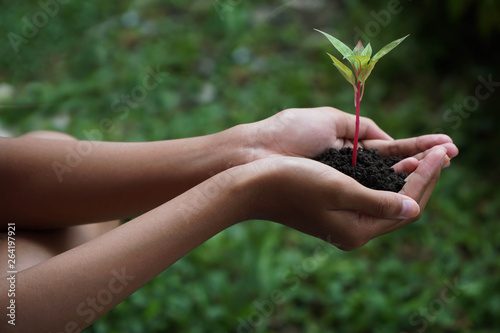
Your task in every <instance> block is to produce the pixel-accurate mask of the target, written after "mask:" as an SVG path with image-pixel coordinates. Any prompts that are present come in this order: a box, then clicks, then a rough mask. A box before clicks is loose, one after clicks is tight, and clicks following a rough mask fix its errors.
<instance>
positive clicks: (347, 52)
mask: <svg viewBox="0 0 500 333" xmlns="http://www.w3.org/2000/svg"><path fill="white" fill-rule="evenodd" d="M314 30H316V31H317V32H321V33H322V34H323V35H325V37H326V38H328V40H329V41H330V43H332V45H333V46H335V48H336V49H337V50H338V51H339V52H340V53H341V54H342V56H343V57H344V58H347V57H348V56H351V55H353V53H352V51H351V49H350V48H348V47H347V45H345V44H344V43H342V42H341V41H340V40H338V39H337V38H335V37H333V36H331V35H329V34H327V33H326V32H323V31H321V30H318V29H314Z"/></svg>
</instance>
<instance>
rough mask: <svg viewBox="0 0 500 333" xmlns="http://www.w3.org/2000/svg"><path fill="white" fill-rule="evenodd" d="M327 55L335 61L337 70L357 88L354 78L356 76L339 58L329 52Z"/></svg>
mask: <svg viewBox="0 0 500 333" xmlns="http://www.w3.org/2000/svg"><path fill="white" fill-rule="evenodd" d="M327 54H328V55H329V56H330V58H331V59H332V60H333V64H334V65H335V67H337V69H338V70H339V72H340V74H342V76H343V77H344V78H345V79H346V80H347V82H349V83H350V84H352V85H353V86H354V87H356V78H355V77H354V74H353V73H352V71H351V70H350V69H349V68H348V67H347V66H346V65H344V64H343V63H342V62H340V61H339V60H338V59H337V58H335V57H334V56H332V55H331V54H330V53H328V52H327Z"/></svg>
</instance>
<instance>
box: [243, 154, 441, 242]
mask: <svg viewBox="0 0 500 333" xmlns="http://www.w3.org/2000/svg"><path fill="white" fill-rule="evenodd" d="M446 161H447V159H446V150H445V148H443V147H434V148H432V149H431V150H429V151H428V152H427V153H426V154H425V156H423V157H422V158H421V160H420V161H419V165H418V167H417V168H416V170H415V171H414V172H413V173H412V174H411V175H410V176H409V177H408V179H407V183H406V185H405V186H404V188H403V189H402V190H401V191H400V193H393V192H387V191H375V190H371V189H369V188H366V187H364V186H362V185H361V184H359V183H358V182H356V181H355V180H354V179H352V178H350V177H348V176H345V175H344V174H342V173H340V172H338V171H337V170H335V169H333V168H331V167H329V166H326V165H323V164H321V163H319V162H316V161H314V160H310V159H305V158H296V157H283V156H281V157H279V156H278V157H270V158H264V159H261V160H258V161H255V162H252V163H249V164H247V165H245V166H243V167H244V168H246V170H245V172H244V174H245V175H247V176H248V177H251V178H253V179H254V180H255V181H252V182H251V183H250V184H251V185H250V186H249V187H248V189H249V191H248V193H249V194H248V201H249V202H250V205H248V212H247V217H248V219H264V220H270V221H274V222H278V223H281V224H284V225H287V226H289V227H292V228H294V229H296V230H299V231H301V232H304V233H307V234H309V235H312V236H315V237H318V238H321V239H323V240H328V241H329V242H330V243H332V244H333V245H335V246H337V247H338V248H340V249H342V250H352V249H355V248H358V247H360V246H362V245H364V244H365V243H367V242H368V241H369V240H371V239H373V238H375V237H378V236H380V235H382V234H385V233H387V232H390V231H393V230H396V229H399V228H401V227H402V226H404V225H407V224H409V223H411V222H413V221H416V220H418V219H419V218H420V216H421V213H422V211H423V210H424V208H425V205H426V203H427V201H428V199H429V197H430V195H431V193H432V191H433V189H434V185H435V184H436V182H437V180H438V178H439V175H440V171H441V168H442V167H443V165H444V164H445V163H446Z"/></svg>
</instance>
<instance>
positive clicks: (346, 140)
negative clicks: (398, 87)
mask: <svg viewBox="0 0 500 333" xmlns="http://www.w3.org/2000/svg"><path fill="white" fill-rule="evenodd" d="M355 121H356V118H355V116H354V115H352V114H349V113H345V112H342V111H340V110H337V109H334V108H330V107H320V108H311V109H287V110H284V111H281V112H279V113H277V114H275V115H274V116H272V117H269V118H267V119H264V120H262V121H259V122H256V123H252V124H249V125H248V126H249V133H250V134H249V136H251V137H252V138H253V139H254V141H255V143H254V144H253V146H254V147H256V151H257V154H255V159H259V158H264V157H269V156H274V155H284V156H299V157H307V158H314V157H316V156H318V155H320V154H321V153H323V152H325V151H326V150H327V149H328V148H336V149H340V148H342V147H352V146H353V142H352V141H353V139H354V130H355V126H354V124H355ZM359 146H360V147H365V148H377V149H378V150H379V152H380V153H381V154H382V155H383V156H400V157H411V156H412V157H413V159H409V160H406V161H404V162H403V163H402V164H401V168H400V169H401V170H402V171H406V172H407V173H410V172H411V171H413V170H414V169H415V168H416V167H417V166H418V161H419V160H421V159H422V158H423V157H424V156H425V152H426V151H427V150H429V149H431V148H433V147H435V146H443V147H444V148H445V149H447V151H448V158H449V159H451V158H453V157H454V156H456V155H457V154H458V149H457V148H456V147H455V146H454V145H453V142H452V140H451V139H450V138H449V137H448V136H446V135H443V134H436V135H425V136H421V137H417V138H411V139H404V140H394V139H392V138H391V137H390V136H389V135H388V134H387V133H385V132H384V131H383V130H381V129H380V128H379V127H378V126H377V125H376V124H375V122H373V121H372V120H371V119H369V118H365V117H362V119H361V122H360V131H359ZM408 171H409V172H408Z"/></svg>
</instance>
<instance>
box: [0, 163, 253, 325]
mask: <svg viewBox="0 0 500 333" xmlns="http://www.w3.org/2000/svg"><path fill="white" fill-rule="evenodd" d="M233 174H234V172H232V171H231V172H230V173H229V172H227V173H223V174H219V175H217V176H214V177H212V178H211V179H209V180H207V181H206V182H204V183H202V184H199V185H198V186H196V187H195V188H193V189H191V190H189V191H187V192H186V193H184V194H182V195H180V196H178V197H176V198H175V199H173V200H171V201H169V202H167V203H165V204H163V205H162V206H160V207H158V208H156V209H154V210H152V211H150V212H148V213H146V214H144V215H142V216H140V217H138V218H136V219H134V220H132V221H130V222H129V223H126V224H124V225H121V226H119V227H117V228H116V229H114V230H112V231H110V232H108V233H106V234H104V235H102V236H100V237H98V238H95V239H93V240H91V241H89V242H87V243H85V244H83V245H81V246H79V247H76V248H74V249H72V250H69V251H67V252H64V253H62V254H60V255H58V256H56V257H53V258H52V259H49V260H47V261H45V262H43V263H41V264H39V265H36V266H34V267H31V268H28V269H26V270H24V271H21V272H19V273H18V274H17V277H16V279H17V283H18V285H17V288H16V297H15V300H16V315H17V316H16V326H11V325H9V324H7V322H6V320H1V321H0V331H2V332H35V331H42V330H43V331H44V332H46V331H48V332H61V331H62V332H78V331H79V330H80V329H83V328H85V327H87V326H88V325H90V324H91V323H93V322H94V321H95V320H97V319H98V318H99V317H101V316H102V315H103V314H105V313H106V312H108V311H109V310H110V309H112V308H113V307H114V306H116V305H117V304H118V303H120V302H121V301H122V300H123V299H125V298H126V297H128V296H129V295H130V294H132V293H133V292H134V291H136V290H137V289H139V288H140V287H141V286H143V285H144V284H145V283H147V282H148V281H150V280H151V279H152V278H154V277H155V276H156V275H158V274H159V273H160V272H162V271H163V270H165V269H166V268H167V267H169V266H170V265H172V264H173V263H174V262H175V261H177V260H178V259H179V258H181V257H183V256H184V255H185V254H186V253H188V252H189V251H191V250H192V249H194V248H195V247H197V246H198V245H199V244H201V243H203V242H204V241H206V240H207V239H209V238H210V237H212V236H213V235H214V234H216V233H218V232H219V231H221V230H223V229H224V228H226V227H228V226H229V225H231V224H233V223H235V222H236V221H240V220H242V219H244V216H243V214H244V213H245V212H244V210H242V209H241V207H244V206H245V205H244V202H243V201H244V199H243V196H244V193H243V191H242V189H243V188H244V187H245V186H246V184H244V179H245V178H244V177H241V176H232V175H233ZM238 179H240V180H241V181H240V180H238ZM2 265H3V264H2V263H0V266H2ZM1 268H2V272H5V271H6V270H7V269H4V267H1ZM3 274H4V273H3ZM8 286H9V283H8V280H6V278H5V276H4V277H2V278H1V280H0V295H1V296H0V300H1V302H0V303H1V304H5V298H6V297H7V294H8V293H7V290H8ZM4 319H5V318H4Z"/></svg>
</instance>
